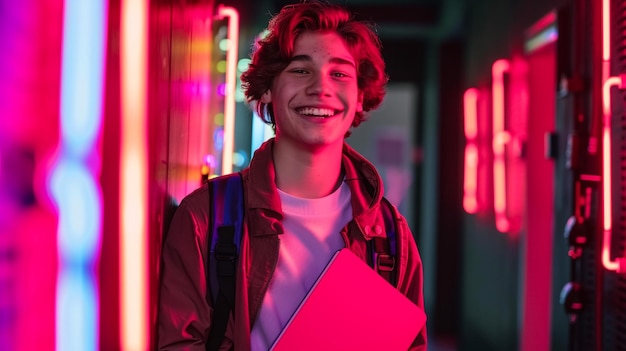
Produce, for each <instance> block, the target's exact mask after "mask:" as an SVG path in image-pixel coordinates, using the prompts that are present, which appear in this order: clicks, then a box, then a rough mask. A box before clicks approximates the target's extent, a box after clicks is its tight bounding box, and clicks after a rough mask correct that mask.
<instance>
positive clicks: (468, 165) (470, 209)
mask: <svg viewBox="0 0 626 351" xmlns="http://www.w3.org/2000/svg"><path fill="white" fill-rule="evenodd" d="M463 100H464V121H465V123H464V130H465V166H464V177H463V208H464V209H465V211H466V212H467V213H476V212H477V211H478V200H477V188H478V148H477V146H476V136H477V134H478V108H477V101H478V90H477V89H475V88H470V89H467V90H466V91H465V94H464V95H463Z"/></svg>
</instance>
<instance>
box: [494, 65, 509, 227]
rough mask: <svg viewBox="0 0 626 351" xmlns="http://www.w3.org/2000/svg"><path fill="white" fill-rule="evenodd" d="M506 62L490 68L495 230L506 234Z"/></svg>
mask: <svg viewBox="0 0 626 351" xmlns="http://www.w3.org/2000/svg"><path fill="white" fill-rule="evenodd" d="M509 68H510V63H509V61H508V60H505V59H501V60H497V61H496V62H494V63H493V66H492V79H493V81H492V94H493V100H492V104H493V112H492V113H493V186H494V189H493V190H494V191H493V196H494V197H493V208H494V212H495V218H496V228H497V229H498V230H499V231H501V232H503V233H506V232H508V231H509V229H510V222H509V219H508V216H507V194H506V159H505V157H506V155H505V146H506V144H507V143H508V142H509V140H510V135H509V133H508V132H507V131H506V130H505V128H504V127H505V125H504V124H505V122H504V121H505V95H504V74H505V73H506V72H508V71H509Z"/></svg>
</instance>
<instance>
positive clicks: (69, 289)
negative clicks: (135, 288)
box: [56, 265, 98, 350]
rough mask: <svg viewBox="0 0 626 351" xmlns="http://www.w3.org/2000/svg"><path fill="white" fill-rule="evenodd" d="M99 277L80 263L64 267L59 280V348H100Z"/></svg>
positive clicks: (57, 344)
mask: <svg viewBox="0 0 626 351" xmlns="http://www.w3.org/2000/svg"><path fill="white" fill-rule="evenodd" d="M95 286H96V283H95V280H94V278H93V276H92V274H90V272H86V271H84V267H83V266H80V265H75V266H66V267H63V269H62V271H61V274H60V275H59V277H58V282H57V309H58V310H61V311H64V313H61V314H59V313H57V316H56V325H57V335H56V336H57V337H56V348H57V350H96V349H97V344H96V342H97V340H98V323H97V321H94V320H93V319H91V318H90V317H91V316H96V315H97V314H98V311H97V306H98V300H97V296H98V295H97V292H96V289H95Z"/></svg>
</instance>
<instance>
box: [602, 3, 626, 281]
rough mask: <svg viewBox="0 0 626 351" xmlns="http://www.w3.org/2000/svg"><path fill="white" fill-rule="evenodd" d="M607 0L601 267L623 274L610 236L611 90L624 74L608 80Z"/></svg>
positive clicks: (621, 84)
mask: <svg viewBox="0 0 626 351" xmlns="http://www.w3.org/2000/svg"><path fill="white" fill-rule="evenodd" d="M609 6H610V2H609V0H604V1H603V2H602V79H603V82H602V213H603V215H602V229H603V238H602V265H603V266H604V268H605V269H607V270H611V271H617V272H619V273H626V257H619V258H616V259H615V260H612V259H611V241H612V240H611V239H612V235H613V223H612V222H613V213H612V195H611V188H612V180H611V172H612V169H611V153H612V152H611V118H612V114H613V113H612V111H611V87H613V86H616V87H618V88H619V89H624V88H626V75H620V76H619V77H609V75H610V68H611V46H610V43H611V27H610V23H611V10H610V7H609Z"/></svg>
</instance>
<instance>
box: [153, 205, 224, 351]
mask: <svg viewBox="0 0 626 351" xmlns="http://www.w3.org/2000/svg"><path fill="white" fill-rule="evenodd" d="M201 194H202V193H201ZM204 195H206V193H204ZM207 196H208V195H207ZM207 198H208V197H207ZM196 202H197V203H196V204H195V206H194V203H193V201H188V200H187V199H185V200H183V201H182V203H181V205H180V206H179V208H178V209H177V210H176V212H175V214H174V217H173V218H172V222H171V224H170V230H169V232H168V233H167V235H166V237H165V242H164V244H163V251H162V266H161V267H162V272H161V282H160V296H159V305H158V321H157V325H158V326H157V330H158V342H157V345H158V350H189V351H196V350H197V351H201V350H202V351H204V350H205V340H206V339H207V337H208V333H209V327H210V323H211V315H212V313H213V310H212V308H211V306H209V304H208V302H207V299H206V296H207V295H206V292H207V290H206V289H207V287H206V275H205V268H204V267H205V265H204V258H203V257H204V256H203V255H202V253H203V252H205V250H206V245H207V244H206V236H207V235H206V230H207V227H208V215H207V213H208V211H207V209H206V208H202V206H201V204H202V205H204V206H207V203H208V201H206V202H203V203H202V202H200V201H196Z"/></svg>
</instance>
